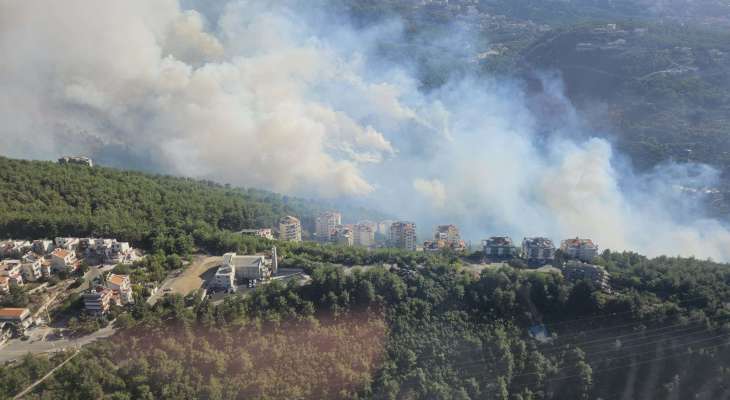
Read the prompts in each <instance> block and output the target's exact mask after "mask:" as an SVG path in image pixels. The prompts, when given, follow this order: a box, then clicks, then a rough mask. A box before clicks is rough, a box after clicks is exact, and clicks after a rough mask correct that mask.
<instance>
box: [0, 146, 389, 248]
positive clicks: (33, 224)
mask: <svg viewBox="0 0 730 400" xmlns="http://www.w3.org/2000/svg"><path fill="white" fill-rule="evenodd" d="M0 204H2V212H1V213H0V238H8V237H12V238H27V239H38V238H53V237H56V236H61V235H75V236H91V235H93V236H100V237H114V238H118V239H120V240H126V241H130V242H132V243H133V244H134V245H137V246H140V247H143V248H145V249H147V250H152V251H158V250H160V251H163V252H166V253H176V254H186V253H188V252H190V251H191V250H192V248H193V246H194V245H195V243H194V240H193V236H194V234H195V233H196V232H198V235H202V233H200V232H204V231H205V232H207V231H211V230H212V231H218V230H232V231H235V230H239V229H244V228H258V227H274V226H275V224H276V221H278V219H279V217H281V216H283V215H287V214H291V215H297V216H299V217H300V218H301V219H302V223H303V224H304V225H305V227H306V226H307V225H312V224H313V223H314V222H313V221H314V215H316V213H317V212H318V211H320V210H322V209H324V208H326V207H328V206H329V205H328V204H327V203H322V202H316V201H312V200H303V199H299V198H293V197H289V196H282V195H278V194H274V193H270V192H265V191H260V190H255V189H240V188H232V187H229V186H227V185H220V184H217V183H214V182H210V181H199V180H193V179H188V178H176V177H171V176H161V175H150V174H145V173H141V172H132V171H122V170H115V169H111V168H103V167H94V168H85V167H82V166H74V165H58V164H56V163H52V162H41V161H24V160H13V159H8V158H4V157H0ZM343 212H344V213H345V216H346V217H347V218H352V219H356V218H363V219H364V218H367V217H372V218H379V217H382V216H381V215H379V214H377V213H373V212H370V211H367V210H361V209H354V208H353V209H346V210H343Z"/></svg>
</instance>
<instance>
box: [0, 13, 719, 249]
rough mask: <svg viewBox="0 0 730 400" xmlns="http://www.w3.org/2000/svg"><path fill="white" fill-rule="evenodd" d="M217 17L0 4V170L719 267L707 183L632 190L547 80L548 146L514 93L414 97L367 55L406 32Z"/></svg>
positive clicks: (652, 182) (623, 171) (622, 168)
mask: <svg viewBox="0 0 730 400" xmlns="http://www.w3.org/2000/svg"><path fill="white" fill-rule="evenodd" d="M197 3H200V4H207V3H206V2H205V1H203V0H200V2H197ZM213 3H215V7H213V6H211V5H210V4H207V5H208V6H210V7H211V8H207V7H206V8H205V9H198V10H195V9H185V8H184V7H183V6H182V5H181V4H180V3H179V2H178V1H176V0H155V1H146V0H128V1H124V2H94V1H88V0H87V1H83V0H68V1H64V2H47V1H39V0H25V1H19V2H2V3H0V52H1V54H3V59H2V61H0V120H2V124H0V138H2V139H3V140H2V141H0V154H3V155H7V156H11V157H22V158H37V159H55V158H56V157H58V156H60V155H63V154H76V153H79V154H89V155H92V156H94V157H96V158H99V159H101V160H102V161H105V160H106V161H107V162H109V163H111V164H115V165H120V166H127V167H137V168H143V169H152V170H156V171H162V172H168V173H175V174H181V175H187V176H193V177H200V178H210V179H214V180H217V181H223V182H230V183H233V184H238V185H243V186H253V187H260V188H267V189H272V190H276V191H280V192H285V193H292V194H300V195H315V196H322V197H340V198H343V197H344V198H356V199H360V200H361V201H362V202H367V203H368V204H371V205H375V206H378V207H380V208H381V209H383V210H384V211H388V212H390V213H392V214H394V215H398V216H400V217H403V218H407V219H410V220H415V221H416V222H418V224H419V225H420V226H421V227H422V228H423V227H424V226H425V227H427V228H426V229H425V230H426V231H427V230H428V227H430V226H431V225H432V224H438V223H456V224H458V225H460V227H461V228H462V230H463V233H464V234H465V236H467V237H468V238H470V239H472V240H478V239H480V238H483V237H486V236H489V235H491V234H510V235H512V236H514V237H515V238H516V239H520V238H521V237H522V236H523V235H525V236H532V235H545V236H550V237H552V238H553V239H555V240H559V239H563V238H567V237H571V236H576V235H579V236H585V237H592V238H594V239H595V240H596V241H598V242H599V244H600V245H601V246H602V247H603V248H612V249H631V250H637V251H640V252H643V253H646V254H649V255H659V254H669V255H675V254H682V255H696V256H698V257H703V258H704V257H713V258H715V259H720V260H730V231H728V230H727V229H726V228H725V227H724V226H723V225H722V224H721V223H720V222H718V221H716V220H712V219H708V218H705V217H703V214H702V212H701V211H702V210H701V208H698V207H697V204H698V203H697V199H696V198H694V197H690V196H687V195H686V191H687V189H686V188H688V187H690V188H691V187H694V188H698V187H704V186H710V185H712V184H713V183H714V182H715V181H716V180H717V174H716V173H715V171H713V170H712V169H711V168H709V167H704V166H699V165H684V166H681V165H675V164H668V165H665V166H662V167H659V168H657V169H655V170H654V171H653V172H651V173H649V174H643V175H636V174H634V173H632V171H631V168H630V166H629V165H627V164H626V163H624V162H623V161H622V159H621V158H620V157H619V156H618V155H616V154H615V153H614V151H613V150H612V146H611V145H610V143H609V142H608V141H606V140H605V139H600V138H595V137H592V136H593V135H592V134H591V132H585V131H584V128H583V124H581V122H580V116H579V115H577V113H576V111H575V110H574V109H573V107H572V106H571V104H570V102H569V101H568V100H567V99H566V98H565V96H564V95H563V93H562V89H561V85H560V80H559V78H555V77H546V78H545V82H544V83H545V86H544V87H545V90H544V96H545V97H546V100H547V101H549V102H551V103H552V104H553V105H556V107H552V108H551V110H553V111H556V112H558V113H559V115H555V116H554V120H553V123H552V124H549V125H550V126H551V127H553V128H550V130H551V132H549V134H545V133H544V132H543V130H544V129H543V128H544V126H543V123H544V120H543V118H544V117H543V116H536V115H534V113H533V112H532V111H531V109H530V108H529V107H528V104H529V103H530V99H529V98H528V96H529V95H528V94H527V93H526V91H525V90H524V89H523V88H522V87H521V86H520V84H519V83H518V82H505V81H496V80H491V79H476V78H463V77H462V78H455V77H454V76H452V77H451V81H449V83H447V84H446V85H444V86H443V87H441V88H440V89H438V90H435V91H432V92H429V93H424V92H422V91H420V90H419V89H418V82H417V80H416V79H415V78H414V77H413V76H414V74H413V73H410V72H409V70H410V67H411V66H405V65H403V64H399V65H395V64H394V63H391V62H387V61H386V60H384V59H381V58H378V56H377V54H378V52H377V47H378V45H379V44H380V43H383V42H388V43H391V44H392V43H398V42H399V41H401V40H402V39H403V33H402V29H401V27H400V24H399V23H398V21H393V22H391V23H388V24H386V25H383V26H377V27H370V28H366V29H355V28H351V27H349V26H348V25H347V24H346V23H342V21H341V20H339V19H335V18H331V17H330V16H328V15H327V13H326V12H323V11H322V10H319V11H317V10H315V11H311V10H308V11H306V12H302V9H301V8H299V7H294V6H291V5H290V4H285V3H284V2H261V1H245V0H240V1H239V0H234V1H230V2H227V3H225V5H221V3H220V2H213ZM187 4H188V5H189V4H190V3H187ZM193 4H196V2H193ZM212 8H214V10H213V11H211V9H212ZM455 37H456V38H457V39H458V41H463V40H466V39H464V38H463V37H462V36H461V35H457V36H455ZM448 40H451V41H452V43H445V46H446V47H449V46H450V47H452V48H456V47H458V46H461V47H460V48H462V49H470V48H471V47H470V46H469V44H468V43H466V44H465V43H454V42H453V41H454V37H450V38H447V41H448ZM446 47H444V48H446ZM469 51H470V50H469ZM404 58H407V57H404ZM556 121H557V123H556ZM555 126H559V127H560V128H554V127H555ZM578 137H580V138H587V139H576V138H578Z"/></svg>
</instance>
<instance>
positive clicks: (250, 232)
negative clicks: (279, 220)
mask: <svg viewBox="0 0 730 400" xmlns="http://www.w3.org/2000/svg"><path fill="white" fill-rule="evenodd" d="M238 233H240V234H241V235H244V236H257V237H260V238H264V239H269V240H274V234H273V233H272V231H271V228H259V229H243V230H240V231H238Z"/></svg>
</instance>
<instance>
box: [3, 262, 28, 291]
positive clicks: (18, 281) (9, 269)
mask: <svg viewBox="0 0 730 400" xmlns="http://www.w3.org/2000/svg"><path fill="white" fill-rule="evenodd" d="M22 265H23V264H22V262H21V261H20V260H3V261H2V262H0V276H5V277H7V278H8V280H9V283H10V284H11V285H18V286H23V274H22Z"/></svg>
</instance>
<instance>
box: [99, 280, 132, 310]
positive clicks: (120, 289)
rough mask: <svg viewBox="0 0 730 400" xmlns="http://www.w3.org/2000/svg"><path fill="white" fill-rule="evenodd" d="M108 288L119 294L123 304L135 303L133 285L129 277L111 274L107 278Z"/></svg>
mask: <svg viewBox="0 0 730 400" xmlns="http://www.w3.org/2000/svg"><path fill="white" fill-rule="evenodd" d="M106 287H108V288H109V289H111V290H113V291H115V292H117V295H118V296H119V300H120V301H121V302H122V304H131V303H134V296H133V294H132V284H131V282H130V281H129V276H127V275H117V274H109V276H108V277H107V278H106Z"/></svg>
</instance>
